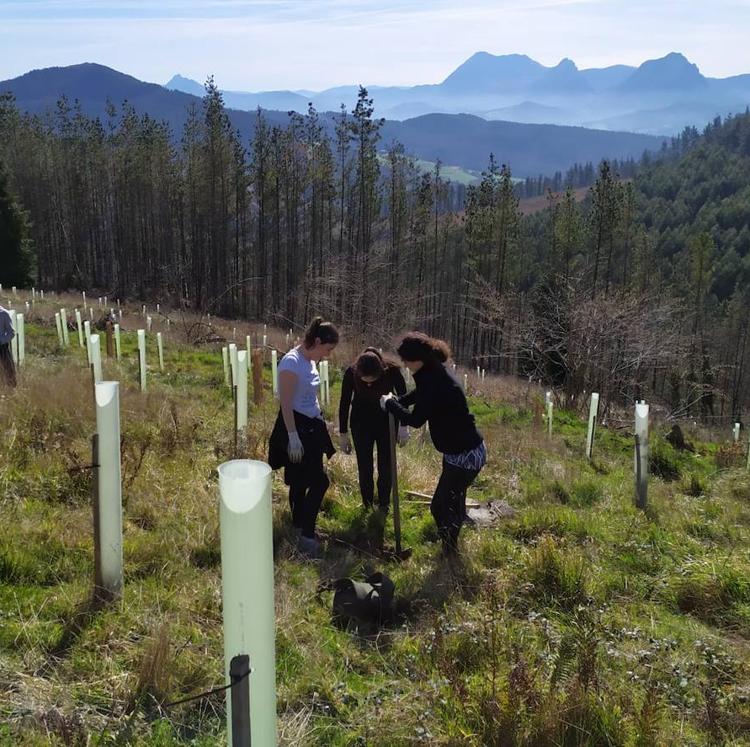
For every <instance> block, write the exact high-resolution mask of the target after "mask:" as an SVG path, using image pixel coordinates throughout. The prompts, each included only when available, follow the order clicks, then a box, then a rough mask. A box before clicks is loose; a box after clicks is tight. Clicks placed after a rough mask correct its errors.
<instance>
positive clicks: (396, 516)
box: [388, 413, 411, 560]
mask: <svg viewBox="0 0 750 747" xmlns="http://www.w3.org/2000/svg"><path fill="white" fill-rule="evenodd" d="M388 421H389V425H390V431H391V479H392V481H393V500H392V502H393V534H394V535H395V537H396V553H395V558H396V560H407V559H408V558H410V557H411V550H409V549H407V550H404V549H402V547H401V509H400V508H399V503H398V463H397V461H396V418H395V417H394V416H393V414H392V413H388Z"/></svg>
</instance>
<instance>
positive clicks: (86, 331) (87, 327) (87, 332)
mask: <svg viewBox="0 0 750 747" xmlns="http://www.w3.org/2000/svg"><path fill="white" fill-rule="evenodd" d="M83 337H84V340H85V342H86V361H87V362H88V365H89V368H91V344H90V343H91V322H90V321H89V320H88V319H87V320H86V321H85V322H84V323H83Z"/></svg>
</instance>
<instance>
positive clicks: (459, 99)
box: [166, 52, 750, 135]
mask: <svg viewBox="0 0 750 747" xmlns="http://www.w3.org/2000/svg"><path fill="white" fill-rule="evenodd" d="M186 80H187V79H184V78H182V77H181V76H175V77H174V78H172V80H170V81H169V82H168V83H167V84H166V87H167V88H170V89H176V90H182V91H186V92H188V93H193V92H195V86H196V85H198V84H197V83H196V81H188V83H185V82H184V81H186ZM370 90H371V91H373V92H375V91H377V96H376V106H377V113H378V114H379V115H380V116H385V117H388V118H390V119H404V118H407V117H410V116H415V115H417V114H427V113H431V112H443V113H454V114H463V113H466V114H476V115H478V116H482V117H485V118H487V119H494V118H497V117H498V116H500V117H502V118H504V119H507V120H510V121H515V122H526V121H532V122H536V123H546V124H562V125H580V126H594V127H597V128H600V129H617V128H618V127H621V126H623V124H625V123H627V127H628V128H629V129H631V130H632V131H634V132H643V133H650V134H657V135H669V134H674V133H677V132H679V131H680V130H682V128H683V127H685V126H687V125H696V126H702V125H703V123H704V122H705V121H707V120H709V119H712V118H713V117H715V116H716V115H717V114H719V115H723V114H726V113H729V112H734V113H738V112H742V111H744V110H745V108H746V107H747V105H748V104H750V74H747V75H735V76H731V77H728V78H709V77H706V76H704V75H703V74H702V73H701V72H700V70H699V69H698V67H697V65H695V64H694V63H692V62H690V61H689V60H688V59H687V58H686V57H685V56H684V55H682V54H680V53H678V52H671V53H669V54H667V55H665V56H664V57H661V58H659V59H655V60H646V61H645V62H643V63H642V64H641V65H639V66H638V67H633V66H629V65H612V66H609V67H606V68H589V69H583V70H582V69H579V68H578V67H577V65H576V64H575V62H574V61H573V60H571V59H568V58H565V59H563V60H561V61H560V62H559V63H558V64H557V65H553V66H551V67H546V66H545V65H542V64H541V63H539V62H537V61H535V60H533V59H532V58H530V57H528V56H527V55H520V54H509V55H492V54H489V53H488V52H477V53H475V54H473V55H472V56H471V57H470V58H469V59H467V60H466V61H465V62H463V63H462V64H461V65H459V66H458V67H457V68H456V69H455V70H454V71H453V72H452V73H451V74H450V75H448V76H447V77H446V78H445V80H443V81H442V82H441V83H438V84H430V85H418V86H412V87H396V86H379V87H377V88H376V87H372V88H371V89H370ZM306 94H307V95H304V94H301V93H299V92H297V93H295V92H292V91H265V92H264V91H260V92H257V93H248V92H238V91H226V92H225V100H226V102H227V105H228V106H232V107H236V108H239V109H255V108H257V107H258V106H260V107H262V108H273V107H279V108H285V109H293V110H295V111H299V112H304V111H305V110H306V109H307V105H308V103H310V102H311V103H313V104H314V105H315V107H316V108H318V109H320V110H336V109H338V106H339V104H340V103H341V101H349V100H351V99H352V97H353V96H354V95H356V86H354V85H352V86H337V87H335V88H330V89H326V90H324V91H320V92H317V93H312V92H306ZM531 107H536V115H535V116H533V117H532V119H531V120H527V119H524V118H523V117H525V116H527V114H526V110H528V109H529V108H531ZM679 108H682V109H683V110H684V112H685V116H686V117H687V119H685V120H683V119H680V118H675V116H674V113H675V111H676V110H678V109H679ZM516 109H518V111H516ZM662 110H663V111H664V116H662V117H660V116H658V115H657V113H658V112H659V111H662ZM542 111H545V112H546V114H545V115H544V116H541V115H540V112H542ZM641 113H643V115H642V116H641ZM540 117H541V118H540ZM545 117H546V118H545Z"/></svg>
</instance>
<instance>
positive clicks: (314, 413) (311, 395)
mask: <svg viewBox="0 0 750 747" xmlns="http://www.w3.org/2000/svg"><path fill="white" fill-rule="evenodd" d="M282 371H291V372H292V373H293V374H295V375H296V376H297V389H296V390H295V392H294V400H293V401H292V409H294V410H296V411H297V412H299V413H300V414H302V415H306V416H307V417H308V418H319V417H320V404H319V403H318V387H319V386H320V376H319V375H318V369H317V368H316V366H315V363H314V361H311V360H310V359H309V358H305V356H304V355H303V354H302V349H301V347H300V346H298V347H296V348H292V349H291V350H290V351H289V352H288V353H287V354H286V355H285V356H284V357H283V358H282V359H281V361H280V362H279V375H280V374H281V372H282Z"/></svg>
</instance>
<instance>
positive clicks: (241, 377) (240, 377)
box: [235, 350, 247, 432]
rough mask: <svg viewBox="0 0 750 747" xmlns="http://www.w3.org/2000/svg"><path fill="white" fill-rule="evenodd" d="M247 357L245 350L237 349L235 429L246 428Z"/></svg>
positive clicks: (239, 430) (241, 429)
mask: <svg viewBox="0 0 750 747" xmlns="http://www.w3.org/2000/svg"><path fill="white" fill-rule="evenodd" d="M246 357H247V351H246V350H238V351H237V381H236V382H235V386H236V387H237V404H236V407H237V431H238V432H242V431H243V430H245V428H247V361H246V360H245V358H246Z"/></svg>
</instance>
